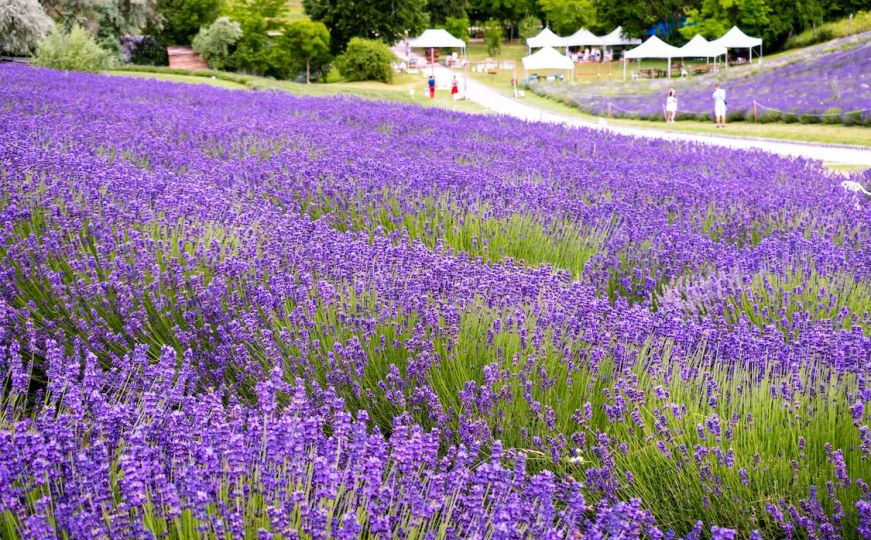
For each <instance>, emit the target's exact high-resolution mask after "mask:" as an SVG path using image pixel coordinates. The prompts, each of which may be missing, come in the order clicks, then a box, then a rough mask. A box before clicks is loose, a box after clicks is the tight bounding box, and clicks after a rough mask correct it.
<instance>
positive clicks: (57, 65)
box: [33, 24, 112, 71]
mask: <svg viewBox="0 0 871 540" xmlns="http://www.w3.org/2000/svg"><path fill="white" fill-rule="evenodd" d="M33 63H34V64H36V65H37V66H43V67H49V68H54V69H66V70H76V71H99V70H102V69H106V68H108V67H109V66H111V64H112V55H111V54H110V53H109V52H108V51H106V50H105V49H102V48H101V47H100V46H99V45H98V44H97V42H96V40H94V37H93V36H92V35H91V34H90V33H88V32H87V31H86V30H84V29H83V28H82V27H81V26H79V25H77V24H76V25H73V27H72V28H70V30H69V32H66V31H63V30H59V31H57V32H54V33H53V34H49V35H48V36H46V37H45V38H43V39H42V41H40V42H39V45H37V47H36V54H35V55H34V57H33Z"/></svg>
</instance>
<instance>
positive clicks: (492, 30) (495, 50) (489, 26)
mask: <svg viewBox="0 0 871 540" xmlns="http://www.w3.org/2000/svg"><path fill="white" fill-rule="evenodd" d="M484 45H486V46H487V55H488V56H491V57H495V56H498V55H499V53H500V52H501V51H502V25H501V24H500V23H499V21H497V20H496V19H490V20H489V21H487V22H486V23H484Z"/></svg>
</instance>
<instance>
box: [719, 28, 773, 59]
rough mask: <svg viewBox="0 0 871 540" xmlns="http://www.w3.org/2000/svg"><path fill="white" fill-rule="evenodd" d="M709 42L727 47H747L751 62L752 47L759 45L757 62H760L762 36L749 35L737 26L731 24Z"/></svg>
mask: <svg viewBox="0 0 871 540" xmlns="http://www.w3.org/2000/svg"><path fill="white" fill-rule="evenodd" d="M711 43H713V44H715V45H721V46H723V47H725V48H727V49H748V50H749V51H750V61H751V62H752V61H753V47H759V62H760V63H761V62H762V38H755V37H750V36H748V35H747V34H745V33H744V32H742V31H741V29H740V28H738V27H737V26H733V27H732V29H731V30H729V31H728V32H726V33H725V34H723V36H722V37H720V38H717V39H715V40H713V41H711Z"/></svg>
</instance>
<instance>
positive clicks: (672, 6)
mask: <svg viewBox="0 0 871 540" xmlns="http://www.w3.org/2000/svg"><path fill="white" fill-rule="evenodd" d="M701 1H702V0H645V1H644V2H637V1H634V0H593V6H594V7H595V9H596V18H597V21H596V24H593V25H591V26H592V27H593V28H596V29H597V31H599V32H610V31H611V30H613V29H614V28H616V27H617V26H623V31H624V32H626V34H628V35H630V36H635V37H642V36H645V35H646V34H647V29H648V28H650V27H651V26H654V25H656V24H657V23H663V27H664V28H666V29H668V31H672V29H673V30H677V29H678V28H679V27H680V23H681V21H683V19H684V17H685V16H686V14H687V13H688V12H689V11H690V10H692V9H696V10H698V9H700V8H701ZM661 37H663V38H666V39H667V38H669V37H670V35H665V36H661Z"/></svg>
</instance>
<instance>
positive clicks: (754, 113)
mask: <svg viewBox="0 0 871 540" xmlns="http://www.w3.org/2000/svg"><path fill="white" fill-rule="evenodd" d="M757 122H759V112H758V111H757V110H756V100H755V99H754V100H753V123H757Z"/></svg>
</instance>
